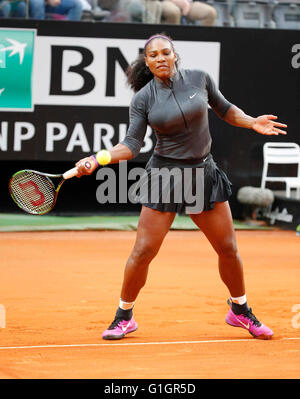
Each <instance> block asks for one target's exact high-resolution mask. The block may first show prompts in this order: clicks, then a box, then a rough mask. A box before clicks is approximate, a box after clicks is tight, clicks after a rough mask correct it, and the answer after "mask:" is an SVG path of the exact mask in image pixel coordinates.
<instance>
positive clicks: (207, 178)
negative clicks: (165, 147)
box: [135, 153, 232, 214]
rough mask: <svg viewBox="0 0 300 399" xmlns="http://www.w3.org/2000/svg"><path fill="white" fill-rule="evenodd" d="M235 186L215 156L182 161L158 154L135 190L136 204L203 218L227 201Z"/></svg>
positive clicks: (153, 157) (152, 158) (148, 165)
mask: <svg viewBox="0 0 300 399" xmlns="http://www.w3.org/2000/svg"><path fill="white" fill-rule="evenodd" d="M231 185H232V184H231V182H230V181H229V180H228V178H227V176H226V174H225V173H224V172H223V171H222V170H221V169H219V168H218V166H217V165H216V163H215V162H214V160H213V157H212V155H211V154H208V155H207V156H206V157H204V158H202V159H197V160H193V161H180V160H175V159H171V158H166V157H162V156H160V155H157V154H155V153H154V154H153V155H152V157H151V158H150V160H149V162H148V163H147V165H146V168H145V173H144V175H143V176H142V177H141V178H140V180H139V182H138V183H137V185H136V187H135V194H136V202H138V203H140V204H142V205H144V206H146V207H148V208H151V209H156V210H158V211H161V212H176V213H179V214H182V213H186V214H199V213H201V212H203V211H207V210H211V209H213V208H214V204H215V202H224V201H227V200H228V199H229V197H230V196H231V194H232V191H231Z"/></svg>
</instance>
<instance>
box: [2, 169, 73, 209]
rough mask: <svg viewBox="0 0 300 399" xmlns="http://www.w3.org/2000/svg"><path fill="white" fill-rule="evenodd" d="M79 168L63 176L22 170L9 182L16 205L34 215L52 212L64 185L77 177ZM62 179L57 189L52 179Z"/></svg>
mask: <svg viewBox="0 0 300 399" xmlns="http://www.w3.org/2000/svg"><path fill="white" fill-rule="evenodd" d="M77 173H78V170H77V168H72V169H70V170H67V171H66V172H65V173H63V174H59V175H53V174H49V173H42V172H37V171H36V170H30V169H25V170H20V171H19V172H16V173H15V174H14V175H13V176H12V177H11V179H10V181H9V185H8V187H9V192H10V195H11V196H12V199H13V200H14V201H15V203H16V204H17V205H18V206H19V207H20V208H21V209H22V210H23V211H25V212H27V213H30V214H32V215H44V214H45V213H48V212H50V211H51V210H52V209H53V207H54V205H55V203H56V199H57V196H58V192H59V190H60V188H61V186H62V185H63V183H64V182H65V181H66V180H67V179H70V178H71V177H74V176H76V175H77ZM56 178H58V179H60V181H59V183H58V186H57V187H56V188H55V186H54V183H53V181H52V180H51V179H56Z"/></svg>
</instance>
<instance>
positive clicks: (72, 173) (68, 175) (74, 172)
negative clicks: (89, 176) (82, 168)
mask: <svg viewBox="0 0 300 399" xmlns="http://www.w3.org/2000/svg"><path fill="white" fill-rule="evenodd" d="M77 173H78V169H77V168H72V169H69V170H67V171H66V172H65V173H64V174H63V178H64V179H71V177H74V176H76V175H77Z"/></svg>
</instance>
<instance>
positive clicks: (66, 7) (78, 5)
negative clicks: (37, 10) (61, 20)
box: [35, 0, 83, 21]
mask: <svg viewBox="0 0 300 399" xmlns="http://www.w3.org/2000/svg"><path fill="white" fill-rule="evenodd" d="M35 1H41V0H35ZM82 9H83V5H82V2H81V1H80V0H47V1H46V5H45V13H46V15H47V14H53V15H61V16H62V15H64V16H65V19H66V20H69V21H80V20H81V16H82Z"/></svg>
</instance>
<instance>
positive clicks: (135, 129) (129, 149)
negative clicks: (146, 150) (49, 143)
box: [76, 94, 147, 177]
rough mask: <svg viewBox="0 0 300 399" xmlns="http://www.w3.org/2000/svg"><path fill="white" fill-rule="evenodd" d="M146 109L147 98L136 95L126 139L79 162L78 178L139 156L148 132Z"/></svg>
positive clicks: (131, 106) (131, 108)
mask: <svg viewBox="0 0 300 399" xmlns="http://www.w3.org/2000/svg"><path fill="white" fill-rule="evenodd" d="M145 108H146V107H145V98H144V97H143V96H141V95H140V94H138V95H136V96H135V97H134V98H133V100H132V102H131V104H130V109H129V128H128V131H127V135H126V137H125V139H124V140H123V141H121V142H120V143H118V144H117V145H115V146H114V147H113V148H112V149H110V150H100V151H98V152H97V153H96V154H94V155H91V156H90V157H87V158H84V159H81V160H80V161H78V162H77V163H76V167H77V169H78V174H77V177H80V176H82V175H90V174H92V173H93V172H94V170H95V169H96V168H97V167H98V166H99V165H101V166H105V165H108V164H111V163H118V162H120V161H129V160H130V159H132V158H135V157H137V156H138V154H139V153H140V150H141V148H142V146H143V143H144V137H145V134H146V130H147V114H146V111H145ZM87 165H88V167H87Z"/></svg>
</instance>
